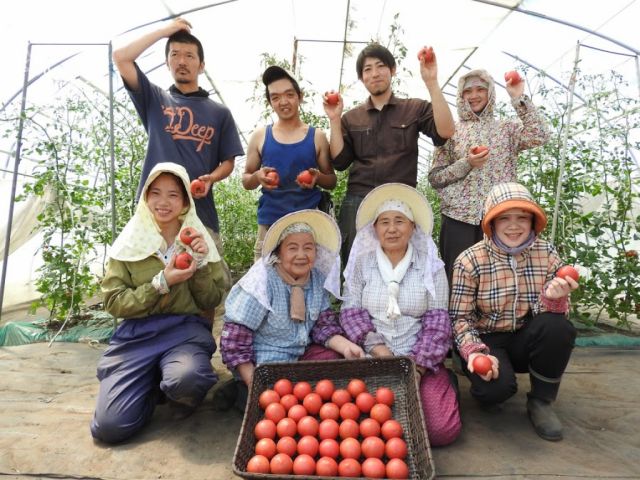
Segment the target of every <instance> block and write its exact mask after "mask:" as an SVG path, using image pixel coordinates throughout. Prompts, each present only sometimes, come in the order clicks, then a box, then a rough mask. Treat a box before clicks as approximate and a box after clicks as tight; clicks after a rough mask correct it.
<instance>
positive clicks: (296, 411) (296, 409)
mask: <svg viewBox="0 0 640 480" xmlns="http://www.w3.org/2000/svg"><path fill="white" fill-rule="evenodd" d="M306 415H307V409H306V408H304V407H303V406H302V405H294V406H293V407H291V408H290V409H289V411H288V412H287V417H289V418H292V419H293V420H295V422H296V423H298V422H299V421H300V419H301V418H302V417H304V416H306Z"/></svg>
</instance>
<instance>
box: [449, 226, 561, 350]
mask: <svg viewBox="0 0 640 480" xmlns="http://www.w3.org/2000/svg"><path fill="white" fill-rule="evenodd" d="M561 265H562V261H561V260H560V258H559V257H558V254H557V252H556V250H555V248H554V247H553V246H552V245H551V244H550V243H549V242H547V241H546V240H541V239H536V241H535V242H534V243H533V244H532V245H531V246H530V247H529V248H527V249H525V250H524V251H523V252H522V253H520V254H518V255H509V254H507V253H505V252H503V251H502V250H500V249H498V248H497V247H496V245H495V244H494V243H493V242H492V241H491V240H490V239H489V238H487V237H485V238H484V240H483V241H481V242H478V243H476V244H475V245H474V246H473V247H471V248H469V249H467V250H465V251H464V252H463V253H462V254H461V255H460V256H459V257H458V259H457V260H456V262H455V264H454V266H453V280H452V287H451V298H450V302H449V315H450V317H451V320H452V322H453V334H454V338H455V341H456V344H457V346H458V349H459V351H460V353H461V355H462V356H463V357H464V358H465V359H466V358H468V356H469V354H470V353H473V352H476V351H484V352H487V351H488V348H487V347H486V346H485V345H484V344H483V343H482V340H481V339H480V334H483V333H490V332H513V331H516V330H518V329H519V328H520V327H522V325H523V324H524V322H525V320H526V317H527V313H529V312H531V313H532V314H533V315H537V314H538V313H540V312H545V311H552V312H566V311H567V308H568V303H567V298H566V297H565V298H564V299H559V300H551V299H548V298H546V297H545V296H544V293H543V292H544V288H545V286H546V284H547V283H548V282H549V281H551V279H553V277H554V276H555V272H556V270H558V268H560V266H561Z"/></svg>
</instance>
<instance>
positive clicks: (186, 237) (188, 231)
mask: <svg viewBox="0 0 640 480" xmlns="http://www.w3.org/2000/svg"><path fill="white" fill-rule="evenodd" d="M196 233H198V232H197V231H196V229H195V228H193V227H186V228H183V229H182V231H181V232H180V241H181V242H182V243H184V244H185V245H191V242H192V241H193V236H194V235H195V234H196Z"/></svg>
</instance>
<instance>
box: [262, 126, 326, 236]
mask: <svg viewBox="0 0 640 480" xmlns="http://www.w3.org/2000/svg"><path fill="white" fill-rule="evenodd" d="M315 130H316V129H315V128H314V127H309V131H308V132H307V135H306V136H305V137H304V138H303V139H302V140H301V141H299V142H297V143H280V142H278V141H277V140H276V139H275V138H274V137H273V132H272V125H268V126H267V131H266V132H265V138H264V145H263V146H262V165H264V166H265V167H272V168H275V169H276V170H277V171H278V175H280V186H279V187H278V188H276V189H274V190H265V189H262V195H261V196H260V200H259V201H258V224H259V225H272V224H273V223H274V222H275V221H276V220H278V219H279V218H281V217H283V216H284V215H286V214H287V213H291V212H297V211H298V210H304V209H306V208H317V207H318V203H320V197H321V196H322V194H321V193H320V190H319V189H318V188H317V187H314V188H313V189H308V188H301V187H299V186H298V184H297V183H296V177H297V176H298V174H299V173H300V172H302V171H303V170H307V169H308V168H318V162H317V160H316V146H315V141H314V138H315Z"/></svg>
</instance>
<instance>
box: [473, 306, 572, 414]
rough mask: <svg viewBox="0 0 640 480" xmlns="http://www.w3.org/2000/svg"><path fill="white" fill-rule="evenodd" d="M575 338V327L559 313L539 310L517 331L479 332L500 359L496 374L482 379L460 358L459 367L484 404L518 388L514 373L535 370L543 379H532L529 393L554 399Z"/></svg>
mask: <svg viewBox="0 0 640 480" xmlns="http://www.w3.org/2000/svg"><path fill="white" fill-rule="evenodd" d="M575 338H576V329H575V327H574V326H573V325H572V324H571V322H570V321H569V320H568V319H567V317H566V316H565V315H563V314H560V313H541V314H540V315H537V316H535V317H530V318H528V319H527V321H526V322H525V324H524V326H523V327H522V328H521V329H520V330H518V331H517V332H500V333H487V334H484V335H481V339H482V341H483V342H484V344H485V345H487V346H488V347H489V349H490V350H491V351H490V354H491V355H493V356H494V357H496V358H497V359H498V361H499V362H500V369H499V376H498V378H496V379H493V380H491V381H489V382H485V381H484V380H482V379H481V378H480V377H479V376H478V375H476V374H474V373H470V372H469V371H468V370H467V365H466V363H465V362H464V361H463V362H462V369H463V371H464V373H465V374H466V375H467V377H468V378H469V380H470V381H471V390H470V391H471V395H472V396H473V397H474V398H475V399H476V400H478V401H479V402H482V403H485V404H495V403H502V402H504V401H505V400H507V399H508V398H510V397H511V396H513V395H514V394H515V393H516V391H517V390H518V384H517V380H516V375H515V374H516V373H526V372H531V371H533V372H535V373H534V375H537V377H538V378H540V377H544V378H545V379H546V380H548V381H545V382H536V386H537V391H532V395H533V396H536V397H540V398H541V399H543V400H547V401H552V400H555V395H556V394H557V391H558V387H559V384H560V378H561V377H562V374H563V373H564V370H565V368H566V367H567V363H569V358H570V356H571V351H572V350H573V346H574V341H575Z"/></svg>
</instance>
